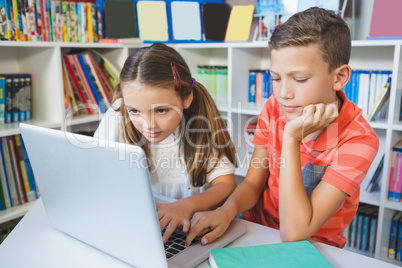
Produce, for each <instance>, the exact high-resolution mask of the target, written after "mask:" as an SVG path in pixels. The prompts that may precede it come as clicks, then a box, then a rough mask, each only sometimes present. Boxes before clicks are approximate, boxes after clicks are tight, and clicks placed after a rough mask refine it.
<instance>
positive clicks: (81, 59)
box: [77, 54, 106, 113]
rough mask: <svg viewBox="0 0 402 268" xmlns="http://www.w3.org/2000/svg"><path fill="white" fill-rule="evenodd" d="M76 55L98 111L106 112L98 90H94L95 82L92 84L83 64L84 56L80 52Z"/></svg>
mask: <svg viewBox="0 0 402 268" xmlns="http://www.w3.org/2000/svg"><path fill="white" fill-rule="evenodd" d="M77 57H78V60H79V61H80V64H81V68H82V70H83V71H84V73H85V76H86V78H87V81H88V84H89V86H90V87H91V90H92V93H93V94H94V97H95V100H96V103H97V104H98V106H99V109H100V111H101V112H102V113H106V109H105V106H104V105H103V103H102V100H101V98H100V96H99V94H98V91H97V90H96V86H95V84H94V82H93V80H92V77H91V75H90V74H89V70H88V68H87V65H86V64H85V61H84V58H83V57H82V55H80V54H77Z"/></svg>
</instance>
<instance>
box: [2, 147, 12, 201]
mask: <svg viewBox="0 0 402 268" xmlns="http://www.w3.org/2000/svg"><path fill="white" fill-rule="evenodd" d="M5 163H6V162H5V160H4V153H3V145H2V144H1V141H0V180H1V184H2V186H3V195H4V202H5V204H6V206H5V207H6V208H11V207H12V206H13V201H12V199H11V189H10V185H9V184H8V178H7V173H6V170H5V166H6V164H5Z"/></svg>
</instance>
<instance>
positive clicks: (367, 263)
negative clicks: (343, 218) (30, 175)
mask: <svg viewBox="0 0 402 268" xmlns="http://www.w3.org/2000/svg"><path fill="white" fill-rule="evenodd" d="M244 223H245V224H246V226H247V233H246V234H245V235H243V236H242V237H240V238H238V239H237V240H236V241H234V242H232V243H231V244H230V245H229V247H239V246H251V245H261V244H274V243H281V240H280V238H279V231H278V230H275V229H271V228H268V227H265V226H262V225H259V224H255V223H252V222H248V221H244ZM105 235H107V234H105ZM312 244H313V245H314V246H315V247H316V248H317V249H318V250H319V251H320V252H321V254H322V255H323V256H324V257H325V258H327V260H328V261H329V262H330V263H331V264H332V265H333V266H334V267H351V266H354V267H365V268H368V267H373V268H374V267H376V268H377V267H397V266H395V265H392V264H389V263H386V262H382V261H379V260H377V259H373V258H369V257H365V256H363V255H360V254H357V253H353V252H350V251H347V250H342V249H339V248H336V247H332V246H328V245H325V244H322V243H318V242H314V241H312ZM0 266H1V267H3V268H11V267H12V268H14V267H21V268H24V267H42V268H46V267H108V268H109V267H113V268H120V267H130V266H129V265H127V264H126V263H124V262H121V261H119V260H118V259H116V258H114V257H112V256H110V255H108V254H105V253H103V252H101V251H99V250H97V249H95V248H93V247H91V246H88V245H87V244H84V243H82V242H80V241H78V240H76V239H75V238H72V237H70V236H68V235H66V234H64V233H62V232H59V231H57V230H55V229H53V228H52V227H51V226H50V224H49V221H48V219H47V217H46V212H45V209H44V207H43V203H42V200H41V199H39V200H37V201H36V203H35V205H34V206H33V207H32V208H31V209H30V210H29V211H28V213H27V214H26V215H25V217H24V218H23V219H22V220H21V221H20V222H19V224H18V225H17V226H16V227H15V229H14V230H13V231H12V232H11V234H10V235H9V236H8V237H7V239H6V240H5V241H4V242H3V243H2V244H1V245H0ZM198 267H199V268H202V267H209V266H208V262H207V261H204V262H203V263H201V264H200V265H199V266H198Z"/></svg>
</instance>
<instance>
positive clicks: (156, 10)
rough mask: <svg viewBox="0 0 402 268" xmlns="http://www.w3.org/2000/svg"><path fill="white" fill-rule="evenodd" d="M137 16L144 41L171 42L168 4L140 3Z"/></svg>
mask: <svg viewBox="0 0 402 268" xmlns="http://www.w3.org/2000/svg"><path fill="white" fill-rule="evenodd" d="M137 16H138V28H139V33H140V38H141V39H142V40H144V41H168V40H169V33H168V21H167V14H166V3H165V2H164V1H138V2H137Z"/></svg>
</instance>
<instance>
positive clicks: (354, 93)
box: [343, 70, 392, 121]
mask: <svg viewBox="0 0 402 268" xmlns="http://www.w3.org/2000/svg"><path fill="white" fill-rule="evenodd" d="M391 80H392V72H391V71H380V70H371V71H369V70H353V71H352V76H351V77H350V80H349V82H348V84H347V85H346V86H345V88H344V89H343V90H344V92H345V94H346V97H347V98H348V99H349V100H350V101H352V102H354V103H355V104H357V105H358V106H359V107H360V108H362V110H363V115H364V116H365V117H366V119H367V121H370V120H372V119H376V120H378V119H383V118H385V116H386V108H387V105H385V102H386V101H387V98H389V89H390V88H391ZM382 107H384V109H383V110H382V109H381V108H382Z"/></svg>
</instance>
